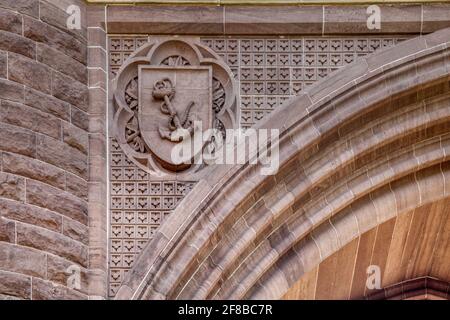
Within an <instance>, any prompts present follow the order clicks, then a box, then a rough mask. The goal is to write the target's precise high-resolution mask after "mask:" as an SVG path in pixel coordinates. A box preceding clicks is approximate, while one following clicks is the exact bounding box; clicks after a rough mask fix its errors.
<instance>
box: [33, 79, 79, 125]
mask: <svg viewBox="0 0 450 320" xmlns="http://www.w3.org/2000/svg"><path fill="white" fill-rule="evenodd" d="M25 104H26V105H29V106H31V107H33V108H36V109H39V110H41V111H44V112H46V113H50V114H52V115H54V116H56V117H59V118H61V119H64V120H67V121H69V120H70V104H69V103H67V102H64V101H61V100H59V99H57V98H55V97H52V96H49V95H46V94H43V93H41V92H39V91H36V90H33V89H31V88H27V87H26V88H25Z"/></svg>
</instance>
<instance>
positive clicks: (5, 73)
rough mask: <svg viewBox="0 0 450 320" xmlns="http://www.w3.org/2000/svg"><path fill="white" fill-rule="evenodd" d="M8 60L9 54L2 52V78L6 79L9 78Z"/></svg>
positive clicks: (0, 74)
mask: <svg viewBox="0 0 450 320" xmlns="http://www.w3.org/2000/svg"><path fill="white" fill-rule="evenodd" d="M7 68H8V58H7V53H6V52H3V51H0V78H6V77H7V76H8V70H7Z"/></svg>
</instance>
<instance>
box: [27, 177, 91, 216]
mask: <svg viewBox="0 0 450 320" xmlns="http://www.w3.org/2000/svg"><path fill="white" fill-rule="evenodd" d="M27 202H28V203H30V204H34V205H37V206H39V207H41V208H46V209H49V210H51V211H56V212H59V213H61V214H63V215H65V216H67V217H69V218H72V219H74V220H76V221H79V222H81V223H83V224H85V225H87V204H86V202H85V201H83V200H81V199H79V198H77V197H75V196H74V195H72V194H70V193H68V192H64V191H61V190H59V189H56V188H54V187H51V186H48V185H45V184H43V183H40V182H36V181H31V180H30V181H27Z"/></svg>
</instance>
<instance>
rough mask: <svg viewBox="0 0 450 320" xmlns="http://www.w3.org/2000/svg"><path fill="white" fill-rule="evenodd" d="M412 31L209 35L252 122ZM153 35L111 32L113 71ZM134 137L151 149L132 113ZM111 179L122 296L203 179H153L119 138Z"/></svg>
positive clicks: (133, 96) (133, 101) (116, 273)
mask: <svg viewBox="0 0 450 320" xmlns="http://www.w3.org/2000/svg"><path fill="white" fill-rule="evenodd" d="M404 39H405V38H404V37H364V38H361V37H349V38H338V37H327V38H308V37H296V38H223V37H216V38H209V37H205V38H201V41H202V42H203V43H204V44H205V45H207V46H209V47H210V48H212V49H213V50H214V51H215V52H216V53H217V54H218V55H219V56H221V57H222V59H223V60H224V61H225V62H226V63H227V65H228V66H229V67H230V68H231V70H232V72H233V74H234V76H235V78H236V79H237V80H238V84H239V93H240V106H239V111H240V119H239V121H240V125H241V127H244V128H248V127H251V126H252V125H254V124H255V123H256V122H257V121H259V120H261V119H262V118H263V117H264V116H266V115H267V114H269V113H271V112H272V111H273V110H275V108H276V107H277V106H279V105H280V104H282V103H283V102H284V101H286V100H288V99H289V98H290V97H292V96H294V95H296V94H298V93H300V92H301V91H302V90H303V89H304V88H305V87H307V86H309V85H311V84H313V83H314V82H315V81H317V80H319V79H321V78H324V77H325V76H327V75H328V74H329V73H331V72H333V71H334V70H336V69H338V68H340V67H342V66H344V65H346V64H348V63H351V62H353V61H354V60H355V59H356V58H357V57H358V56H365V55H367V54H369V53H372V52H373V51H375V50H378V49H380V48H384V47H389V46H392V45H394V44H396V43H397V42H399V41H402V40H404ZM149 40H150V39H149V37H148V36H111V37H110V39H109V64H110V66H109V70H110V74H111V78H113V77H115V76H116V74H117V71H118V70H119V68H120V66H121V65H122V64H123V63H124V61H125V60H126V59H127V58H128V56H130V55H131V54H132V53H133V51H135V50H136V49H137V48H139V47H141V46H142V45H144V44H146V43H147V42H148V41H149ZM186 63H189V62H188V61H187V60H186V59H184V58H183V57H180V56H170V57H168V58H166V59H165V60H163V61H162V62H161V64H163V65H168V66H174V65H186ZM134 80H136V79H133V80H132V81H130V83H129V84H128V86H127V89H126V103H127V105H128V106H129V108H130V109H132V110H135V109H137V92H136V88H137V81H136V82H134ZM224 99H225V90H224V88H223V86H222V84H221V83H220V82H219V81H217V79H215V78H213V110H214V114H217V113H219V112H220V111H221V110H222V108H223V106H224ZM214 127H215V128H218V129H220V130H221V131H222V132H223V135H225V129H226V126H225V125H224V124H223V123H222V122H221V121H220V120H219V119H218V118H217V117H214ZM127 130H129V131H128V132H127V137H128V138H130V139H129V141H128V143H129V144H130V146H132V148H133V149H134V150H135V151H137V152H144V150H143V148H144V145H143V144H142V143H140V140H139V136H140V135H139V128H138V126H136V123H134V122H133V118H132V119H131V120H130V122H129V125H128V126H127ZM110 159H111V161H110V162H111V171H110V175H111V183H110V189H111V191H110V194H111V196H110V201H111V202H110V207H111V209H110V228H111V229H110V296H114V295H115V292H116V290H117V288H118V287H119V285H120V283H121V281H122V279H123V277H124V274H125V273H126V272H127V271H128V270H129V269H130V268H131V266H132V264H133V261H134V259H135V257H136V255H137V254H138V253H139V252H140V251H141V249H142V247H143V246H144V245H145V244H146V243H147V241H148V240H149V239H151V237H152V233H153V232H154V231H155V230H156V229H157V228H158V227H159V226H160V224H161V223H162V222H163V221H164V219H165V218H166V217H167V216H168V215H169V214H170V213H171V212H172V211H173V209H174V208H176V206H177V204H178V203H179V201H181V199H182V198H183V197H184V196H185V195H186V194H187V193H188V192H189V191H190V190H191V189H192V188H193V186H194V184H195V182H193V181H188V182H180V181H175V180H164V181H151V178H150V177H149V175H148V174H147V173H146V172H145V171H143V170H141V169H139V168H138V167H137V166H136V165H135V164H134V163H133V162H132V161H131V160H130V159H128V158H127V156H126V155H125V154H124V153H123V152H122V150H121V148H120V147H119V145H118V143H117V142H116V141H115V140H114V139H112V141H111V152H110Z"/></svg>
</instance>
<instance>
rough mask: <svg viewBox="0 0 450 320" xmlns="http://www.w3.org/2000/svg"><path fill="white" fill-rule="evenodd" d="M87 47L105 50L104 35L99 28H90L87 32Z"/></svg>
mask: <svg viewBox="0 0 450 320" xmlns="http://www.w3.org/2000/svg"><path fill="white" fill-rule="evenodd" d="M87 38H88V45H89V46H96V47H102V48H103V49H106V33H105V31H104V30H103V29H101V28H90V29H88V31H87Z"/></svg>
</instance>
